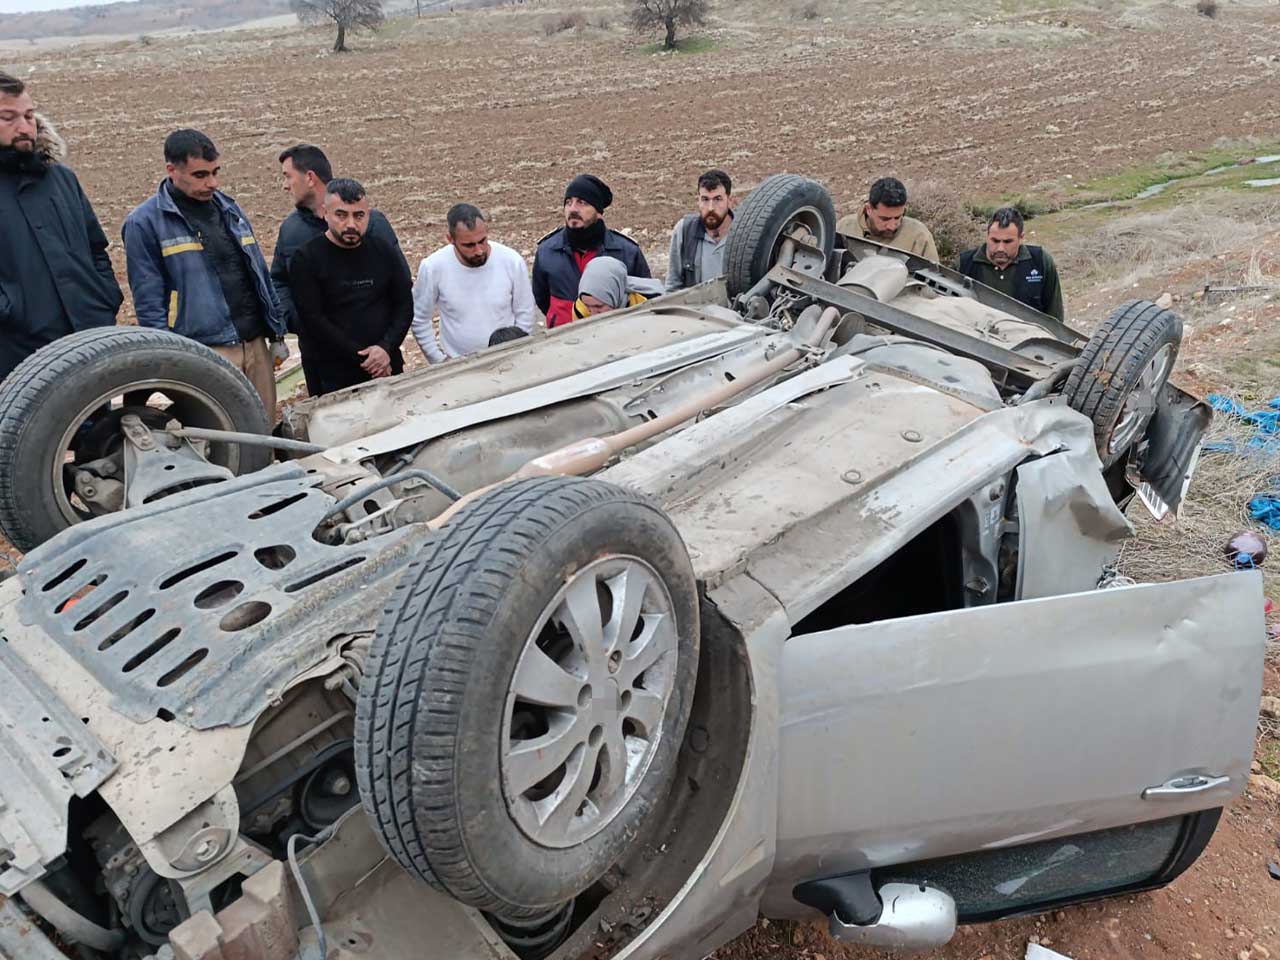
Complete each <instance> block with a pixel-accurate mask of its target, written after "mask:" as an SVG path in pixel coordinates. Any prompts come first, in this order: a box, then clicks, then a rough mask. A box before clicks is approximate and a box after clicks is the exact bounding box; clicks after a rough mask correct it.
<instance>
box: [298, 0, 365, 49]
mask: <svg viewBox="0 0 1280 960" xmlns="http://www.w3.org/2000/svg"><path fill="white" fill-rule="evenodd" d="M289 7H290V9H292V10H293V12H294V13H296V14H297V15H298V19H299V20H301V21H302V22H303V23H321V22H323V21H325V20H332V21H333V22H334V23H335V24H336V25H337V27H338V37H337V39H336V40H334V41H333V52H334V53H345V52H346V50H347V31H348V30H372V29H374V28H375V27H380V26H382V23H383V21H384V20H386V17H385V16H384V15H383V13H382V0H289Z"/></svg>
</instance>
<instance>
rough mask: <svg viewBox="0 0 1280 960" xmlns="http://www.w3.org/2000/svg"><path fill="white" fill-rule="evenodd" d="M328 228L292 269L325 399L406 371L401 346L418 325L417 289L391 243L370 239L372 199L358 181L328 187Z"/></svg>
mask: <svg viewBox="0 0 1280 960" xmlns="http://www.w3.org/2000/svg"><path fill="white" fill-rule="evenodd" d="M324 218H325V223H326V224H327V225H328V229H327V230H326V231H325V232H324V233H323V234H321V235H320V236H318V237H316V238H314V239H312V240H309V241H308V242H307V243H305V244H304V245H303V246H302V248H301V249H299V250H298V252H297V253H295V254H294V255H293V258H292V259H291V260H290V262H289V273H290V280H291V282H290V286H291V287H292V288H293V305H294V309H295V310H296V311H297V315H298V320H299V322H300V324H301V326H302V328H303V329H304V330H306V332H307V343H308V347H309V352H310V353H311V355H312V361H313V362H312V363H311V364H310V366H311V367H312V370H313V371H314V373H315V375H316V379H317V380H318V381H319V382H317V383H314V384H313V383H311V373H310V372H308V375H307V383H308V389H309V390H310V392H311V395H312V396H317V397H318V396H321V395H322V394H326V393H331V392H332V391H334V390H341V389H343V388H344V387H350V386H353V385H354V384H357V383H365V382H366V381H368V380H372V379H374V378H375V377H388V376H391V375H393V374H397V373H401V372H402V371H403V370H404V357H403V356H401V354H400V344H402V343H403V342H404V338H405V337H406V336H407V335H408V333H409V326H410V324H412V323H413V286H412V284H411V283H410V281H409V275H408V273H407V272H406V271H405V269H404V262H403V260H402V259H401V257H400V256H399V255H398V253H399V252H398V251H397V250H395V249H394V248H393V247H392V246H391V244H389V243H388V242H387V241H386V240H384V239H382V238H380V237H376V236H370V235H368V233H367V231H368V229H369V198H368V196H367V195H366V193H365V189H364V187H362V186H361V185H360V184H359V183H357V182H356V181H355V180H347V179H334V180H330V181H329V183H328V185H327V186H326V188H325V196H324Z"/></svg>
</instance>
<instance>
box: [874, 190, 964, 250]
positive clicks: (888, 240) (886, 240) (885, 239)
mask: <svg viewBox="0 0 1280 960" xmlns="http://www.w3.org/2000/svg"><path fill="white" fill-rule="evenodd" d="M906 222H907V218H906V217H905V216H904V217H903V218H902V219H901V220H899V221H898V229H897V230H895V231H893V236H892V237H881V236H877V235H876V234H874V233H872V232H871V222H870V221H869V220H867V203H866V201H865V200H864V201H863V202H862V206H861V207H859V208H858V232H859V233H861V234H862V239H863V240H870V241H871V242H872V243H883V244H892V243H893V241H895V240H897V239H898V234H900V233H901V232H902V227H903V225H905V224H906ZM982 248H983V250H986V244H985V243H984V244H983V245H982Z"/></svg>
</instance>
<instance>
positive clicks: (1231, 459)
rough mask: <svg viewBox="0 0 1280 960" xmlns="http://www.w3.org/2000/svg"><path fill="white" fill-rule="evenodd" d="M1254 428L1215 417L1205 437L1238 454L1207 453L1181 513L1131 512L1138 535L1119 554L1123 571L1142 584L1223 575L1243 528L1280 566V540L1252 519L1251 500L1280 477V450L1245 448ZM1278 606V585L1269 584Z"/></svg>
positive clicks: (1224, 416)
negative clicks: (1228, 551)
mask: <svg viewBox="0 0 1280 960" xmlns="http://www.w3.org/2000/svg"><path fill="white" fill-rule="evenodd" d="M1251 436H1253V427H1252V425H1251V424H1246V423H1242V422H1240V421H1238V420H1236V419H1234V418H1232V417H1228V416H1226V415H1224V414H1215V416H1214V419H1213V424H1212V425H1211V426H1210V428H1209V434H1208V437H1207V438H1206V439H1207V440H1209V441H1225V442H1228V443H1231V444H1234V446H1235V449H1236V451H1237V452H1235V453H1211V452H1205V453H1204V454H1203V455H1202V456H1201V458H1200V465H1199V468H1198V469H1197V470H1196V474H1195V477H1194V478H1193V479H1192V481H1191V488H1190V489H1189V490H1188V491H1187V498H1186V502H1185V503H1184V504H1183V507H1182V515H1181V516H1180V517H1179V518H1178V519H1177V520H1176V521H1172V520H1167V521H1165V522H1164V523H1155V522H1154V521H1152V520H1151V519H1150V517H1149V516H1148V515H1147V514H1146V513H1145V511H1144V510H1143V508H1142V507H1141V506H1135V507H1134V508H1133V509H1131V510H1130V517H1129V519H1130V520H1131V521H1133V525H1134V528H1135V532H1136V536H1135V537H1134V538H1133V539H1132V540H1129V541H1127V542H1126V543H1125V545H1124V547H1123V549H1122V550H1121V552H1120V562H1119V569H1120V572H1121V573H1123V574H1124V575H1125V576H1129V577H1133V578H1134V579H1135V580H1137V581H1139V582H1144V583H1150V582H1153V581H1164V580H1180V579H1187V578H1191V577H1201V576H1208V575H1210V574H1215V573H1224V572H1227V571H1229V570H1231V569H1232V565H1231V563H1230V562H1229V561H1228V560H1227V559H1226V556H1225V554H1224V549H1223V548H1224V547H1225V545H1226V543H1227V541H1228V540H1230V539H1231V536H1232V535H1233V534H1234V533H1236V532H1237V531H1239V530H1243V529H1250V530H1253V531H1255V532H1257V533H1259V534H1260V535H1261V536H1262V537H1263V538H1264V539H1265V540H1266V541H1267V549H1268V553H1269V557H1268V561H1267V565H1268V566H1270V565H1274V564H1276V563H1280V536H1277V535H1276V534H1275V533H1274V532H1273V531H1269V530H1267V529H1266V528H1264V527H1262V526H1260V525H1258V524H1256V523H1254V522H1253V521H1252V520H1250V518H1249V514H1248V503H1249V500H1250V499H1251V498H1252V497H1254V496H1255V495H1256V494H1258V493H1259V492H1261V491H1263V490H1265V489H1267V488H1269V487H1271V486H1272V484H1274V483H1275V482H1276V479H1277V478H1280V451H1274V450H1273V451H1272V452H1270V453H1265V452H1263V451H1262V450H1260V449H1259V448H1256V447H1248V446H1246V444H1247V442H1248V440H1249V438H1250V437H1251ZM1267 593H1268V595H1269V596H1271V598H1272V599H1273V600H1276V601H1277V602H1280V582H1277V581H1275V580H1272V581H1270V582H1268V584H1267Z"/></svg>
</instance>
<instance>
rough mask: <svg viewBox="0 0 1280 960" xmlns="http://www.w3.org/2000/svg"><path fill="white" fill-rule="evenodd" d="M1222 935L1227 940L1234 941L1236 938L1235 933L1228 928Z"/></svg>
mask: <svg viewBox="0 0 1280 960" xmlns="http://www.w3.org/2000/svg"><path fill="white" fill-rule="evenodd" d="M1222 935H1223V936H1224V937H1226V938H1227V939H1228V940H1234V939H1235V938H1236V932H1235V931H1234V930H1232V929H1231V928H1230V927H1227V929H1225V930H1223V931H1222Z"/></svg>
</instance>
